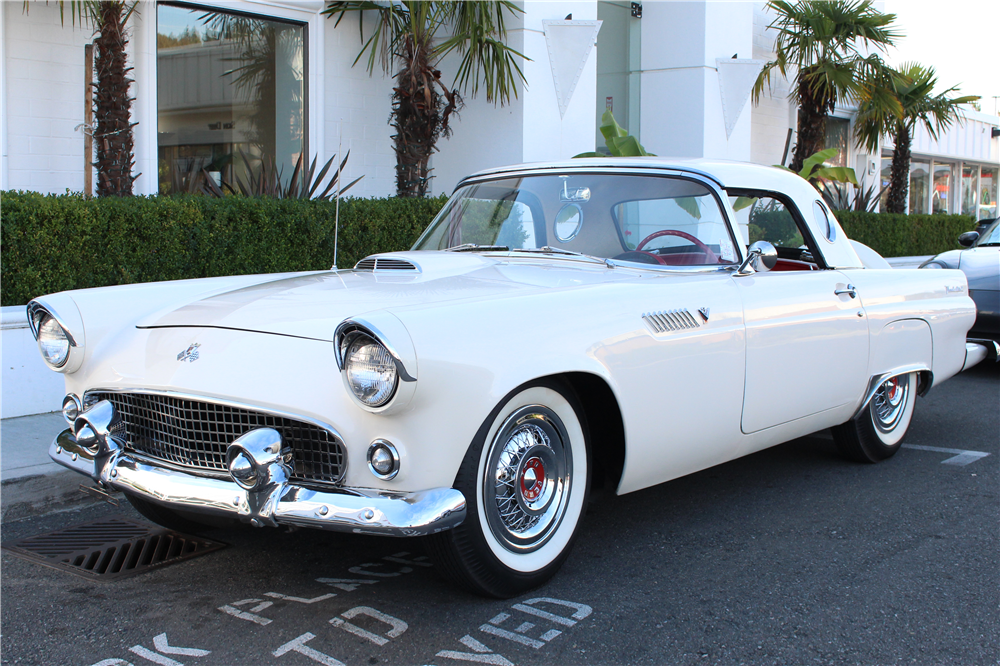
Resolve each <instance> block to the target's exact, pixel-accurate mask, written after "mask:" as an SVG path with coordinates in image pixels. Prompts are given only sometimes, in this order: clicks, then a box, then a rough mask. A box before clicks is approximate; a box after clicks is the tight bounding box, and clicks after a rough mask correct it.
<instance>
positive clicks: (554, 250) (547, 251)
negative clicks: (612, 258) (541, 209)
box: [514, 245, 606, 264]
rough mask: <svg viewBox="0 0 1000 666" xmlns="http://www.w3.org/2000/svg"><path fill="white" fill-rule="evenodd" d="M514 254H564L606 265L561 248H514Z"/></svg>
mask: <svg viewBox="0 0 1000 666" xmlns="http://www.w3.org/2000/svg"><path fill="white" fill-rule="evenodd" d="M514 252H532V253H534V254H566V255H569V256H571V257H581V258H583V259H590V260H592V261H597V262H600V263H602V264H603V263H606V262H605V260H604V259H601V258H600V257H595V256H593V255H591V254H584V253H583V252H574V251H573V250H564V249H562V248H561V247H552V246H551V245H545V246H543V247H519V248H515V249H514Z"/></svg>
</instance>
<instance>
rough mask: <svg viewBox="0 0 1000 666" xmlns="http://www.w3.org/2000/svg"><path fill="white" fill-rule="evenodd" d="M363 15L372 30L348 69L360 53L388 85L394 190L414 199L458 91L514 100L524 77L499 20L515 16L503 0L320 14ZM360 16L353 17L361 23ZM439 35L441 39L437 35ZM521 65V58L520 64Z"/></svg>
mask: <svg viewBox="0 0 1000 666" xmlns="http://www.w3.org/2000/svg"><path fill="white" fill-rule="evenodd" d="M365 11H369V12H371V13H373V14H374V16H375V25H374V28H373V29H372V30H371V31H370V34H369V36H368V38H367V39H365V33H364V24H363V22H362V25H361V27H362V33H361V40H362V47H361V51H360V52H359V53H358V57H357V58H355V60H354V64H357V63H358V61H359V60H361V58H362V56H364V55H365V53H367V54H368V73H369V74H373V73H374V71H375V64H376V61H378V63H380V65H381V67H382V70H383V71H384V72H385V73H386V74H392V75H393V77H394V78H395V80H396V83H395V86H394V87H393V92H392V112H391V114H390V116H389V124H390V125H391V126H392V128H393V130H394V131H395V134H393V137H392V138H393V147H394V150H395V151H396V192H397V194H398V196H401V197H422V196H425V195H426V194H427V188H428V185H429V181H430V177H431V176H430V169H429V167H428V160H430V157H431V154H432V153H433V152H434V151H435V150H437V148H436V145H437V141H438V139H440V138H441V137H447V136H449V135H450V133H451V128H450V127H449V124H448V123H449V120H450V119H451V115H452V114H453V113H455V112H456V111H458V110H459V109H460V108H461V107H462V97H461V95H460V93H459V90H460V89H461V90H462V91H464V92H465V93H467V94H470V95H471V96H473V97H475V96H476V94H477V93H478V92H479V86H480V85H482V86H483V88H484V89H485V92H486V100H487V101H489V102H493V103H494V104H497V103H498V104H500V105H501V106H502V105H504V104H506V103H508V102H509V101H510V98H511V95H513V96H514V97H517V84H518V81H521V82H523V81H524V80H525V79H524V74H523V73H522V72H521V68H520V66H519V65H518V63H517V59H518V58H525V56H524V55H523V54H521V53H518V52H517V51H515V50H514V49H512V48H510V47H509V46H508V45H507V43H506V42H507V27H506V22H505V21H506V17H507V15H508V14H511V15H513V14H514V13H516V12H521V9H519V8H518V7H517V6H516V5H515V4H514V3H513V2H510V1H509V0H497V1H492V2H489V1H471V0H470V1H465V2H449V1H441V2H429V1H421V0H393V1H392V2H380V1H375V0H343V1H341V0H337V1H332V2H329V3H328V4H327V8H326V9H325V10H323V13H324V14H327V15H328V16H336V17H337V25H340V21H341V20H343V18H344V16H345V15H346V14H347V13H348V12H358V13H362V12H365ZM363 17H364V14H362V18H361V19H359V20H361V21H363ZM439 31H442V32H443V31H447V32H448V33H449V34H450V36H449V37H439V36H438V33H439ZM453 52H455V53H457V55H458V56H459V62H458V70H457V73H456V75H455V80H454V82H453V84H452V86H447V85H445V84H444V82H443V81H442V80H441V71H440V65H441V64H442V62H443V60H444V58H445V57H446V56H447V55H448V54H450V53H453ZM525 59H527V58H525Z"/></svg>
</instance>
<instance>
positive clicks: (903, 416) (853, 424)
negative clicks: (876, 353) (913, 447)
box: [832, 372, 917, 463]
mask: <svg viewBox="0 0 1000 666" xmlns="http://www.w3.org/2000/svg"><path fill="white" fill-rule="evenodd" d="M916 399H917V373H915V372H911V373H909V374H906V375H901V376H898V377H891V378H889V379H887V380H885V381H884V382H882V383H881V384H879V386H878V388H877V389H875V394H874V395H873V396H872V398H871V400H869V401H868V406H867V407H866V408H865V409H863V410H861V412H860V413H859V414H858V415H857V416H855V417H854V418H853V419H851V420H850V421H848V422H847V423H845V424H843V425H839V426H837V427H835V428H833V429H832V432H833V440H834V442H836V444H837V448H839V449H840V452H841V453H843V454H844V456H846V457H847V458H850V459H851V460H855V461H857V462H865V463H876V462H879V461H880V460H885V459H886V458H890V457H892V456H893V455H895V453H896V451H898V450H899V447H900V446H902V443H903V437H904V436H905V435H906V431H907V429H908V428H909V427H910V421H911V420H912V419H913V408H914V403H915V402H916Z"/></svg>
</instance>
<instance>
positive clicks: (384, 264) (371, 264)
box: [354, 257, 421, 273]
mask: <svg viewBox="0 0 1000 666" xmlns="http://www.w3.org/2000/svg"><path fill="white" fill-rule="evenodd" d="M354 270H356V271H366V272H367V271H372V272H375V271H379V272H381V271H390V272H392V271H416V272H417V273H420V272H421V271H420V267H419V266H417V265H416V264H415V263H413V262H412V261H409V260H407V259H397V258H396V257H365V258H364V259H362V260H361V261H359V262H358V263H356V264H355V265H354Z"/></svg>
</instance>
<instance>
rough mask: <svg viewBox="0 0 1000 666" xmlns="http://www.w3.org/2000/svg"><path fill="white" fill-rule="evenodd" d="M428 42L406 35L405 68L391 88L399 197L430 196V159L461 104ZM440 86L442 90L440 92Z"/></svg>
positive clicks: (402, 58)
mask: <svg viewBox="0 0 1000 666" xmlns="http://www.w3.org/2000/svg"><path fill="white" fill-rule="evenodd" d="M429 48H430V45H429V44H423V43H420V42H418V41H417V40H416V39H414V37H413V35H407V36H406V37H405V38H404V39H403V41H402V45H401V52H400V61H402V62H403V63H405V64H404V66H403V68H402V69H401V70H400V71H399V73H398V74H397V75H396V87H395V88H393V91H392V113H391V115H390V117H389V119H390V124H391V125H392V128H393V129H394V130H395V131H396V133H395V134H394V135H393V136H392V140H393V147H394V150H395V151H396V196H400V197H424V196H427V190H428V185H429V184H430V178H431V176H430V169H429V168H428V162H429V160H430V157H431V153H433V152H434V151H435V150H436V147H435V146H436V144H437V140H438V138H440V137H441V136H442V135H444V136H447V135H448V134H449V128H448V118H449V116H450V115H451V114H452V112H454V111H455V110H456V109H457V107H458V105H459V104H460V103H461V98H460V97H459V96H458V93H457V91H449V90H448V89H447V88H445V87H444V85H443V84H442V83H441V72H439V71H438V70H437V69H435V68H434V66H433V65H432V64H431V62H430V59H429ZM438 87H440V88H441V89H442V91H443V92H438V90H437V88H438Z"/></svg>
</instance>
